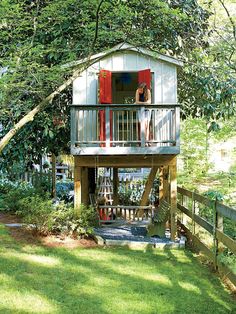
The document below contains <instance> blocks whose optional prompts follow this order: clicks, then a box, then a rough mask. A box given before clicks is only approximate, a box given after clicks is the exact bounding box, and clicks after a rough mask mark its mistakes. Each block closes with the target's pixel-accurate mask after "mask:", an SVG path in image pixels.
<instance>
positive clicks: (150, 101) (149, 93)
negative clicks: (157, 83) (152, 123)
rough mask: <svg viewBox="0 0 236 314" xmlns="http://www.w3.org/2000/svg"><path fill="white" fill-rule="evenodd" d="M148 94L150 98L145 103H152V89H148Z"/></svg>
mask: <svg viewBox="0 0 236 314" xmlns="http://www.w3.org/2000/svg"><path fill="white" fill-rule="evenodd" d="M147 94H148V99H147V101H146V102H145V104H148V105H150V104H151V103H152V95H151V92H150V89H148V90H147Z"/></svg>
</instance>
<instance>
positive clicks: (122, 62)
mask: <svg viewBox="0 0 236 314" xmlns="http://www.w3.org/2000/svg"><path fill="white" fill-rule="evenodd" d="M72 65H83V66H84V68H85V69H84V71H83V72H82V73H81V74H80V76H79V77H77V78H76V79H75V80H74V82H73V104H72V105H71V154H72V155H74V157H75V205H76V206H77V205H79V204H80V203H84V204H88V202H89V193H90V192H91V178H92V177H93V176H91V173H92V172H91V169H92V168H93V169H94V168H98V167H106V168H108V167H111V168H113V188H114V199H113V205H117V202H118V201H117V195H116V194H117V185H118V168H135V167H137V168H141V167H142V168H145V167H147V168H150V169H151V170H150V175H149V177H148V180H147V184H146V189H145V193H144V194H145V195H143V198H142V201H141V204H140V205H143V206H144V205H147V201H148V195H149V192H150V189H151V187H152V183H153V180H154V178H155V176H156V173H157V172H159V176H160V179H161V186H160V192H159V193H160V199H162V198H163V199H165V200H167V201H168V202H169V203H170V205H171V225H172V236H173V235H174V233H175V230H176V226H175V225H176V224H175V211H176V193H177V192H176V189H177V187H176V156H177V154H179V152H180V141H179V137H180V107H179V105H178V101H177V69H178V67H180V66H182V62H181V61H179V60H177V59H175V58H172V57H170V56H166V55H163V54H159V53H157V52H153V51H151V50H147V49H144V48H138V47H134V46H131V45H130V44H126V43H123V44H120V45H117V46H115V47H114V48H112V49H110V50H108V51H104V52H102V53H100V54H96V55H93V56H92V57H90V59H89V60H88V59H86V60H80V61H77V62H75V63H73V64H69V66H72ZM140 82H146V84H147V86H148V87H149V88H150V91H151V98H152V101H151V104H147V105H137V104H134V103H135V91H136V89H137V86H138V84H139V83H140ZM146 110H148V111H149V112H150V115H151V118H150V125H149V128H150V129H149V137H148V138H147V136H146V134H145V122H144V119H142V117H144V114H145V111H146ZM139 117H141V119H140V118H139Z"/></svg>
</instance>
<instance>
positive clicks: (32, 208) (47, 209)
mask: <svg viewBox="0 0 236 314" xmlns="http://www.w3.org/2000/svg"><path fill="white" fill-rule="evenodd" d="M19 206H20V209H19V210H18V211H17V212H16V214H17V215H19V216H21V217H22V219H23V222H24V223H26V224H29V225H33V226H31V227H33V230H35V232H36V233H41V234H46V233H48V231H49V221H50V215H51V213H52V211H53V210H54V208H53V205H52V202H51V201H50V200H45V199H43V198H42V197H40V196H39V195H35V196H30V197H25V198H23V199H21V200H20V201H19Z"/></svg>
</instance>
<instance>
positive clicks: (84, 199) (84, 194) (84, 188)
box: [81, 167, 89, 206]
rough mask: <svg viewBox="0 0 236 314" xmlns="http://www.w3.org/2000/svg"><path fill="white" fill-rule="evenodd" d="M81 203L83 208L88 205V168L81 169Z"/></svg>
mask: <svg viewBox="0 0 236 314" xmlns="http://www.w3.org/2000/svg"><path fill="white" fill-rule="evenodd" d="M81 203H82V204H84V205H85V206H88V204H89V182H88V168H87V167H82V168H81Z"/></svg>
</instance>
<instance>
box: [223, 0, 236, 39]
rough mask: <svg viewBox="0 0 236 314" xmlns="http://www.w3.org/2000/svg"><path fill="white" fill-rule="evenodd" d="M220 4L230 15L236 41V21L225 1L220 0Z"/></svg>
mask: <svg viewBox="0 0 236 314" xmlns="http://www.w3.org/2000/svg"><path fill="white" fill-rule="evenodd" d="M219 2H220V3H221V5H222V6H223V8H224V9H225V12H226V14H227V15H228V18H229V21H230V23H231V25H232V28H233V36H234V39H235V40H236V24H235V23H234V20H233V18H232V16H231V15H230V13H229V10H228V9H227V7H226V5H225V3H224V1H223V0H219Z"/></svg>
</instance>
